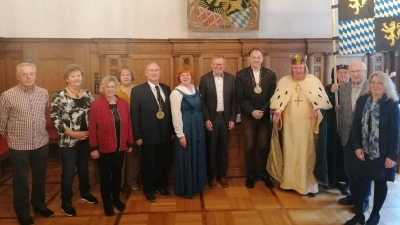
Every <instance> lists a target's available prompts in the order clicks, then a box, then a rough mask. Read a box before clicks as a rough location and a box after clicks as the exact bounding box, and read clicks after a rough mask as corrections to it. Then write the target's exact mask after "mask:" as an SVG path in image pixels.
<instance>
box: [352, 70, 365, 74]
mask: <svg viewBox="0 0 400 225" xmlns="http://www.w3.org/2000/svg"><path fill="white" fill-rule="evenodd" d="M364 71H365V70H352V71H349V74H361V73H362V72H364Z"/></svg>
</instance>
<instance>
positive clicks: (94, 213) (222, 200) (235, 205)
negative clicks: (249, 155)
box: [0, 159, 400, 225]
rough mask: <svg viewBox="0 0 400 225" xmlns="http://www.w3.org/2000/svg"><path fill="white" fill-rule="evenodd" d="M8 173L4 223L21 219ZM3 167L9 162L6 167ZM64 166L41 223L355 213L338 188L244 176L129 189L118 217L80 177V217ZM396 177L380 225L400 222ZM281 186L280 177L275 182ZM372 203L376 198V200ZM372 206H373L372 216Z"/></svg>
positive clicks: (263, 222) (0, 214)
mask: <svg viewBox="0 0 400 225" xmlns="http://www.w3.org/2000/svg"><path fill="white" fill-rule="evenodd" d="M5 167H6V168H5V170H6V171H3V172H5V176H3V177H4V179H3V180H2V183H3V185H2V186H1V187H0V224H1V225H12V224H18V223H17V220H16V217H15V214H14V211H13V205H12V176H11V171H10V168H9V167H7V163H6V165H5ZM92 168H93V166H92V165H91V185H92V188H91V193H92V194H93V195H95V196H96V197H97V198H99V200H100V199H101V197H100V188H99V184H98V183H95V181H94V176H93V169H92ZM3 169H4V168H3ZM60 176H61V166H60V164H59V162H58V161H57V160H56V159H54V160H50V161H49V163H48V170H47V180H46V181H47V182H46V183H47V185H46V189H47V194H46V202H47V204H48V207H49V208H50V209H52V210H53V211H54V212H55V216H54V217H53V218H41V217H36V218H35V224H39V225H85V224H88V225H89V224H90V225H113V224H116V225H117V224H120V225H128V224H129V225H131V224H137V225H172V224H176V225H281V224H282V225H283V224H285V225H289V224H298V225H300V224H304V225H312V224H343V223H344V222H345V221H347V220H348V219H350V218H351V217H352V216H353V214H352V213H351V206H342V205H339V204H338V203H337V200H338V199H339V198H341V197H342V196H341V195H340V193H339V191H338V190H329V191H327V190H321V191H320V193H319V194H318V195H317V196H316V197H315V198H312V197H308V196H301V195H299V194H297V193H294V192H286V191H283V190H281V189H279V188H274V189H273V190H269V189H268V188H266V187H265V186H264V184H263V183H262V182H257V183H256V186H255V187H254V189H247V188H246V187H245V186H244V182H245V178H230V179H228V180H229V182H230V187H229V188H226V189H224V188H222V187H220V186H218V187H217V188H216V189H210V188H208V187H206V188H205V189H204V191H203V192H202V193H201V194H199V195H197V196H196V198H195V199H193V200H186V199H183V198H179V197H176V196H175V195H174V194H173V188H172V187H170V191H171V193H172V197H171V198H163V197H162V196H160V195H158V194H157V195H156V198H157V201H156V202H154V203H149V202H147V201H146V200H145V198H144V195H143V193H142V191H141V190H138V191H131V190H130V189H129V190H128V189H125V190H123V192H122V196H121V199H122V200H123V201H124V202H125V203H126V210H125V211H124V212H123V213H119V214H118V213H117V212H118V211H117V210H116V209H115V212H116V213H117V214H116V215H115V216H113V217H106V216H104V214H103V208H102V202H101V201H100V203H99V204H97V205H90V204H87V203H85V202H82V201H80V196H79V191H78V185H77V184H78V181H77V178H75V182H74V193H75V195H74V199H73V203H74V206H75V208H76V211H77V214H78V215H77V216H76V217H66V216H65V215H64V214H63V213H62V212H61V210H60V203H61V200H60ZM396 179H397V180H396V182H394V183H389V193H388V197H387V199H386V202H385V205H384V206H383V209H382V211H381V218H382V219H381V223H380V224H381V225H389V224H390V225H398V224H400V222H399V221H400V183H399V180H400V176H399V175H398V176H397V178H396ZM275 185H276V186H278V185H277V183H275ZM371 204H372V201H371ZM370 212H371V209H370V210H368V213H367V215H366V217H367V218H368V215H369V213H370Z"/></svg>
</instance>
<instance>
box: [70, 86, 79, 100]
mask: <svg viewBox="0 0 400 225" xmlns="http://www.w3.org/2000/svg"><path fill="white" fill-rule="evenodd" d="M67 88H68V90H69V91H70V92H72V94H75V97H76V98H79V95H78V94H79V92H81V89H80V88H79V91H78V92H76V93H75V92H73V91H72V90H71V89H69V87H68V86H67Z"/></svg>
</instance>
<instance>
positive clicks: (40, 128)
mask: <svg viewBox="0 0 400 225" xmlns="http://www.w3.org/2000/svg"><path fill="white" fill-rule="evenodd" d="M35 78H36V66H35V65H34V64H32V63H21V64H19V65H18V66H17V79H18V81H19V84H18V85H17V86H15V87H13V88H11V89H9V90H7V91H5V92H4V93H3V94H2V95H1V97H0V134H1V136H3V137H5V138H6V139H7V143H8V147H9V148H10V155H11V162H12V167H13V176H14V177H13V195H14V199H13V200H14V211H15V214H16V215H17V217H18V221H19V223H20V224H21V225H29V224H33V219H32V217H31V215H30V206H29V186H28V171H29V167H30V168H31V170H32V197H31V204H32V206H33V210H34V212H35V214H40V215H42V216H44V217H52V216H53V215H54V212H53V211H51V210H50V209H48V208H47V207H46V202H45V180H46V169H47V157H48V152H49V146H48V142H49V135H48V133H47V131H46V128H45V127H46V115H47V107H48V104H49V103H48V101H49V94H48V92H47V90H45V89H43V88H40V87H38V86H35V84H34V83H35Z"/></svg>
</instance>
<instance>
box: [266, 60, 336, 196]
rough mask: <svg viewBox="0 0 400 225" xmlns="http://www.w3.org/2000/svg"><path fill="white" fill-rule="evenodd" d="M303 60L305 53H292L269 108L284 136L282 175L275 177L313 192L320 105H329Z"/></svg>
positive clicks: (286, 185) (288, 186)
mask: <svg viewBox="0 0 400 225" xmlns="http://www.w3.org/2000/svg"><path fill="white" fill-rule="evenodd" d="M306 60H307V57H304V58H302V57H301V56H299V55H296V56H294V57H292V56H291V62H292V65H291V67H290V70H289V73H290V75H286V76H284V77H282V78H281V79H280V80H279V82H278V84H277V88H276V91H275V93H274V95H273V96H272V98H271V107H270V108H271V109H272V110H274V117H273V121H274V123H276V124H277V125H278V129H279V130H281V132H282V133H281V134H282V137H283V143H282V144H283V145H282V152H283V153H282V154H283V165H281V166H283V170H282V174H281V177H275V178H276V179H277V180H278V181H280V182H281V184H280V187H281V188H282V189H287V190H290V189H293V190H295V191H297V192H298V193H300V194H303V195H306V194H309V195H311V196H315V195H316V193H317V192H318V184H317V181H316V179H315V177H314V175H313V169H314V165H315V157H316V151H315V137H314V135H315V134H318V127H319V123H320V122H321V120H322V114H321V112H320V111H319V109H330V108H332V105H331V103H330V102H329V99H328V96H327V95H326V92H325V89H324V87H323V86H322V84H321V81H320V80H319V79H318V78H316V77H315V76H314V75H312V74H308V68H307V65H306ZM272 154H274V152H272ZM273 157H274V156H273Z"/></svg>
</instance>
